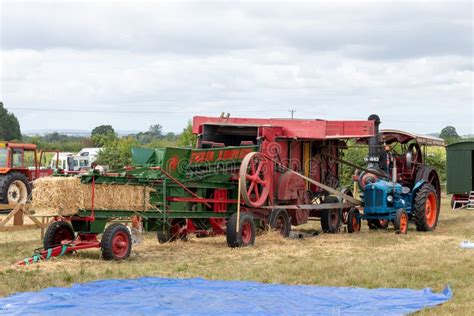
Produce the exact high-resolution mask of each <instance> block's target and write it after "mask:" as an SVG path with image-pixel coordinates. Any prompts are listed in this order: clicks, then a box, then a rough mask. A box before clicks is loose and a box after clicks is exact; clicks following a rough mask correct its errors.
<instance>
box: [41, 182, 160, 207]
mask: <svg viewBox="0 0 474 316" xmlns="http://www.w3.org/2000/svg"><path fill="white" fill-rule="evenodd" d="M33 188H34V189H33V195H32V200H33V202H32V208H33V210H34V211H35V214H37V215H59V216H71V215H75V214H77V213H78V211H79V210H80V209H91V208H92V185H91V184H83V183H81V180H80V178H78V177H44V178H39V179H37V180H35V181H34V183H33ZM152 191H153V189H151V188H148V187H143V186H134V185H119V184H96V185H95V189H94V209H95V210H131V211H146V210H150V209H154V207H153V206H152V205H151V204H150V192H152Z"/></svg>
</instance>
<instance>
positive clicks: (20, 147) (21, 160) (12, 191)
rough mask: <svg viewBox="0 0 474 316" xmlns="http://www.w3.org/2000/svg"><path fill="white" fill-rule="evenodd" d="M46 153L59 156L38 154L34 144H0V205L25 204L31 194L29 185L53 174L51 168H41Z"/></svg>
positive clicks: (41, 152) (43, 152)
mask: <svg viewBox="0 0 474 316" xmlns="http://www.w3.org/2000/svg"><path fill="white" fill-rule="evenodd" d="M46 152H54V153H57V154H59V152H58V151H43V150H41V151H40V152H39V153H38V152H37V150H36V145H34V144H20V143H8V142H0V203H2V204H18V203H25V202H26V201H28V198H29V196H30V194H31V189H32V187H31V183H32V182H33V181H34V180H35V179H38V178H40V177H45V176H50V175H52V174H53V169H52V168H50V167H42V166H41V162H42V161H43V159H45V158H46V156H45V153H46ZM30 165H33V166H32V167H30Z"/></svg>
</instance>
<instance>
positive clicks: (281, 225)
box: [269, 209, 291, 237]
mask: <svg viewBox="0 0 474 316" xmlns="http://www.w3.org/2000/svg"><path fill="white" fill-rule="evenodd" d="M269 224H270V228H271V229H273V230H276V231H278V232H280V234H281V235H282V236H283V237H288V236H289V235H290V231H291V223H290V216H289V215H288V212H287V211H286V210H284V209H275V210H272V212H271V213H270V217H269Z"/></svg>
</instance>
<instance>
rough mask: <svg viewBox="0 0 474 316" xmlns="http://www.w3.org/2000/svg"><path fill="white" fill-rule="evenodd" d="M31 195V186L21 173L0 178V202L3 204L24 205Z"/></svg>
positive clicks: (13, 173) (12, 173)
mask: <svg viewBox="0 0 474 316" xmlns="http://www.w3.org/2000/svg"><path fill="white" fill-rule="evenodd" d="M30 194H31V184H30V182H29V181H28V178H27V177H26V176H25V175H24V174H23V173H21V172H11V173H9V174H7V175H4V176H1V177H0V196H1V197H0V201H1V202H2V203H3V204H17V203H26V202H27V200H28V196H29V195H30Z"/></svg>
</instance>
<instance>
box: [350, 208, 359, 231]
mask: <svg viewBox="0 0 474 316" xmlns="http://www.w3.org/2000/svg"><path fill="white" fill-rule="evenodd" d="M359 214H360V212H359V210H358V209H356V208H352V209H351V210H350V211H349V214H348V215H347V232H348V233H349V234H352V233H357V232H359V231H360V222H361V221H360V217H359Z"/></svg>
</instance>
